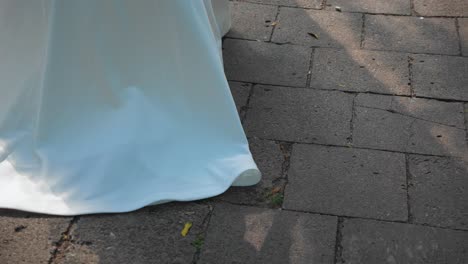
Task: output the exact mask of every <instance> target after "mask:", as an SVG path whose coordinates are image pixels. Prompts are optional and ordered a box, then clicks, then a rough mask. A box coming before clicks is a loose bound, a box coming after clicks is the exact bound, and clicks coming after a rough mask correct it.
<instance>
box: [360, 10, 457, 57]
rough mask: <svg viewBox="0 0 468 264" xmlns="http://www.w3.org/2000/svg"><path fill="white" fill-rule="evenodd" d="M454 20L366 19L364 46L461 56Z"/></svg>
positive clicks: (375, 16)
mask: <svg viewBox="0 0 468 264" xmlns="http://www.w3.org/2000/svg"><path fill="white" fill-rule="evenodd" d="M458 46H459V45H458V36H457V30H456V26H455V20H454V19H450V18H424V19H420V18H418V17H409V16H383V15H366V16H365V38H364V47H365V48H367V49H378V50H395V51H405V52H415V53H435V54H459V47H458Z"/></svg>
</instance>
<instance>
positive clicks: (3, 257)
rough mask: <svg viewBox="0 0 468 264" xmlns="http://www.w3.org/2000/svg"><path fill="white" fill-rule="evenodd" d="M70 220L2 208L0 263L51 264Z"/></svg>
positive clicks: (0, 216)
mask: <svg viewBox="0 0 468 264" xmlns="http://www.w3.org/2000/svg"><path fill="white" fill-rule="evenodd" d="M70 220H71V218H69V217H52V216H42V215H36V214H28V213H23V212H18V211H12V210H2V209H0V263H5V264H17V263H44V264H45V263H49V259H50V258H51V257H52V252H53V251H54V250H55V246H56V243H57V242H58V241H59V240H60V238H61V236H62V232H65V231H66V230H67V227H68V225H69V223H70Z"/></svg>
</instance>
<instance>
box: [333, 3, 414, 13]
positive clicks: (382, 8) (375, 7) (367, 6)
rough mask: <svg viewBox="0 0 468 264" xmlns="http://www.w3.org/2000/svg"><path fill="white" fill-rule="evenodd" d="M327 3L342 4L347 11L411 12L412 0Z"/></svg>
mask: <svg viewBox="0 0 468 264" xmlns="http://www.w3.org/2000/svg"><path fill="white" fill-rule="evenodd" d="M327 4H329V5H331V6H332V7H334V6H340V7H341V10H343V11H345V12H362V13H385V14H398V15H410V14H411V4H410V0H392V1H388V0H353V1H350V0H328V1H327Z"/></svg>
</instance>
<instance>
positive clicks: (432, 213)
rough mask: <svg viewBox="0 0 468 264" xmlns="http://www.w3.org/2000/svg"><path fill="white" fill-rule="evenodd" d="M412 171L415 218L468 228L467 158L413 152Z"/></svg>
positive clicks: (410, 190) (436, 223) (410, 167)
mask: <svg viewBox="0 0 468 264" xmlns="http://www.w3.org/2000/svg"><path fill="white" fill-rule="evenodd" d="M467 157H468V156H467ZM409 171H410V174H411V178H410V179H411V180H410V182H411V184H410V187H409V195H410V206H411V212H412V215H413V221H414V222H416V223H423V224H430V225H434V226H442V227H451V228H458V229H465V230H468V205H467V201H468V177H467V175H468V161H466V160H463V159H456V158H443V157H428V156H419V155H410V157H409Z"/></svg>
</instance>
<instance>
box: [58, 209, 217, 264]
mask: <svg viewBox="0 0 468 264" xmlns="http://www.w3.org/2000/svg"><path fill="white" fill-rule="evenodd" d="M208 213H209V207H208V206H206V205H198V204H193V203H192V204H188V203H187V204H168V205H158V206H153V207H148V208H145V209H143V210H140V211H137V212H132V213H128V214H108V215H93V216H82V217H81V218H80V219H79V221H78V222H77V223H76V224H75V225H74V226H73V227H72V230H71V243H70V244H69V245H68V247H66V248H65V249H64V250H63V253H62V256H61V258H60V259H58V263H67V264H68V263H71V264H73V263H87V264H91V263H100V264H106V263H109V264H118V263H142V264H143V263H155V261H156V260H157V263H171V264H172V263H181V264H182V263H191V262H192V259H193V256H194V253H195V252H196V248H195V246H193V245H192V243H193V242H194V241H195V240H197V239H198V238H197V236H198V235H199V234H201V233H202V231H203V220H204V219H205V217H206V216H207V215H208ZM186 222H192V223H193V226H192V228H191V229H190V231H189V233H188V235H187V236H186V237H183V236H182V235H181V230H182V229H183V227H184V224H185V223H186Z"/></svg>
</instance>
